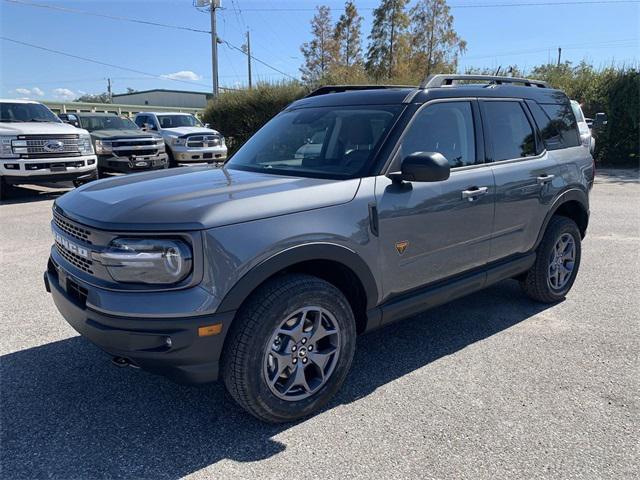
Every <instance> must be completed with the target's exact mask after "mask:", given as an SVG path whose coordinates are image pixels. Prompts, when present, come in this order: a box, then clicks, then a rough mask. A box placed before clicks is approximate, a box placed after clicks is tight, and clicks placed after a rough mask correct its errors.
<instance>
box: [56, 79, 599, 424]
mask: <svg viewBox="0 0 640 480" xmlns="http://www.w3.org/2000/svg"><path fill="white" fill-rule="evenodd" d="M472 82H473V83H472ZM309 139H313V144H314V145H319V146H317V147H314V148H308V149H304V148H301V147H302V146H304V145H305V144H306V143H310V140H309ZM593 177H594V165H593V160H592V158H591V156H590V154H589V151H588V150H587V149H586V148H583V147H582V146H581V145H580V138H579V135H578V129H577V127H576V119H575V116H574V114H573V111H572V109H571V105H570V103H569V100H568V99H567V97H566V96H565V94H564V93H562V92H560V91H558V90H553V89H551V88H549V87H548V86H547V85H546V84H545V83H542V82H537V81H533V80H527V79H516V78H505V77H482V76H451V75H448V76H447V75H444V76H443V75H437V76H433V77H430V78H428V79H427V80H425V82H424V83H423V84H422V85H420V87H418V88H415V87H414V88H408V87H380V86H371V87H363V86H358V87H323V88H320V89H319V90H316V91H315V92H313V93H311V94H310V95H308V97H306V98H304V99H301V100H299V101H296V102H294V103H292V104H291V105H289V106H288V107H287V108H286V109H285V110H284V111H283V112H281V113H280V114H278V115H277V116H276V117H275V118H273V119H272V120H271V121H270V122H268V123H267V124H266V125H265V126H264V127H263V128H262V129H261V130H260V131H258V132H257V133H256V134H255V135H254V136H253V137H252V138H251V139H250V140H249V141H248V142H247V143H246V144H245V145H244V146H243V147H242V148H241V149H240V150H239V151H238V152H237V153H236V154H235V155H234V156H233V158H232V159H231V160H230V161H229V163H228V164H227V166H226V167H224V168H221V169H216V168H212V167H208V166H204V167H193V168H183V169H178V170H170V171H156V172H149V173H143V174H139V175H135V176H133V177H119V178H115V179H107V180H102V181H98V182H94V183H91V184H88V185H85V186H83V187H81V188H79V189H77V190H75V191H72V192H70V193H67V194H65V195H63V196H62V197H60V198H58V199H57V200H56V202H55V205H54V207H53V221H52V228H53V232H54V238H55V244H54V246H53V247H52V249H51V257H50V260H49V264H48V268H47V271H46V273H45V284H46V288H47V289H48V290H49V291H50V292H51V294H52V296H53V300H54V302H55V304H56V306H57V307H58V309H59V310H60V312H61V313H62V315H63V316H64V317H65V318H66V320H67V321H68V322H69V323H70V324H71V325H72V326H73V327H74V328H75V329H76V330H77V331H78V332H80V333H81V334H82V335H83V336H85V337H87V338H88V339H89V340H91V341H92V342H94V343H95V344H97V345H98V346H99V347H100V348H102V349H103V350H104V351H106V352H108V353H109V354H110V355H112V356H113V357H114V360H115V362H116V363H117V364H120V365H134V366H138V367H141V368H143V369H146V370H148V371H151V372H156V373H161V374H164V375H166V376H168V377H171V378H173V379H175V380H178V381H184V382H207V381H212V380H216V379H218V377H219V376H220V377H222V379H223V380H224V383H225V385H226V387H227V389H228V391H229V393H230V394H231V396H232V397H233V398H234V399H235V400H236V401H237V402H238V403H239V404H240V405H242V406H243V407H244V408H245V409H246V410H248V411H249V412H250V413H252V414H253V415H255V416H256V417H258V418H260V419H263V420H266V421H271V422H282V421H291V420H294V419H297V418H301V417H303V416H305V415H308V414H310V413H311V412H314V411H316V410H317V409H318V408H320V407H321V406H322V405H323V404H325V403H326V402H328V401H329V399H330V398H331V397H332V396H333V395H334V394H335V393H336V391H337V390H338V389H339V388H340V386H341V384H342V383H343V381H344V380H345V377H346V375H347V372H348V371H349V367H350V365H351V361H352V358H353V355H354V350H355V341H356V335H357V334H360V333H363V332H366V331H369V330H372V329H375V328H378V327H380V326H382V325H386V324H388V323H390V322H393V321H396V320H399V319H402V318H405V317H409V316H411V315H414V314H416V313H418V312H420V311H423V310H425V309H427V308H429V307H432V306H434V305H438V304H441V303H443V302H448V301H450V300H452V299H454V298H457V297H460V296H462V295H466V294H468V293H470V292H475V291H477V290H480V289H482V288H484V287H486V286H488V285H491V284H494V283H496V282H498V281H500V280H503V279H509V278H515V279H517V280H519V281H520V283H521V285H522V287H523V288H524V291H525V292H526V293H527V294H528V295H529V296H530V297H531V298H533V299H535V300H538V301H540V302H557V301H560V300H562V299H563V298H564V297H565V295H567V293H568V292H569V290H570V289H571V286H572V285H573V282H574V280H575V279H576V275H577V272H578V267H579V265H580V253H581V250H580V248H581V246H580V245H581V239H582V238H583V237H584V235H585V232H586V229H587V223H588V219H589V200H588V195H589V190H590V188H591V186H592V183H593ZM381 367H382V366H381Z"/></svg>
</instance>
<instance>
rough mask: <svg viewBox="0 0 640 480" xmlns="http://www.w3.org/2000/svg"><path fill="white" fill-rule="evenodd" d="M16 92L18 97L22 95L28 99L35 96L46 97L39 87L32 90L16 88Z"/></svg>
mask: <svg viewBox="0 0 640 480" xmlns="http://www.w3.org/2000/svg"><path fill="white" fill-rule="evenodd" d="M15 92H16V93H17V94H18V95H22V98H27V99H28V98H31V97H34V96H36V97H42V96H43V95H44V92H43V91H42V90H40V89H39V88H38V87H33V88H32V89H29V88H24V87H20V88H16V89H15Z"/></svg>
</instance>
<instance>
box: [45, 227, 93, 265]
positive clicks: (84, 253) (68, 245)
mask: <svg viewBox="0 0 640 480" xmlns="http://www.w3.org/2000/svg"><path fill="white" fill-rule="evenodd" d="M53 235H54V238H55V241H56V243H58V244H59V245H61V246H62V247H63V248H65V249H66V250H68V251H70V252H71V253H75V254H76V255H78V256H80V257H82V258H86V259H90V256H89V250H87V249H86V248H84V247H81V246H80V245H77V244H75V243H73V242H70V241H69V240H67V239H66V238H65V237H63V236H62V235H60V234H59V233H57V232H54V234H53Z"/></svg>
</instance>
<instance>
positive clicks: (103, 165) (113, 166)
mask: <svg viewBox="0 0 640 480" xmlns="http://www.w3.org/2000/svg"><path fill="white" fill-rule="evenodd" d="M167 165H168V157H167V154H166V153H158V154H157V155H147V156H139V157H133V158H129V157H118V156H115V155H98V167H100V169H103V170H106V171H109V172H118V173H133V172H144V171H147V170H158V169H160V168H167Z"/></svg>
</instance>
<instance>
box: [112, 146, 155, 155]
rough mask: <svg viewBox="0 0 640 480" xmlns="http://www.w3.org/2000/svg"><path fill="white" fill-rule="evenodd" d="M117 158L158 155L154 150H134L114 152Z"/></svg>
mask: <svg viewBox="0 0 640 480" xmlns="http://www.w3.org/2000/svg"><path fill="white" fill-rule="evenodd" d="M113 153H114V154H116V155H117V156H118V157H133V156H136V157H152V156H155V155H157V154H158V149H156V148H146V149H136V150H114V151H113Z"/></svg>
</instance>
